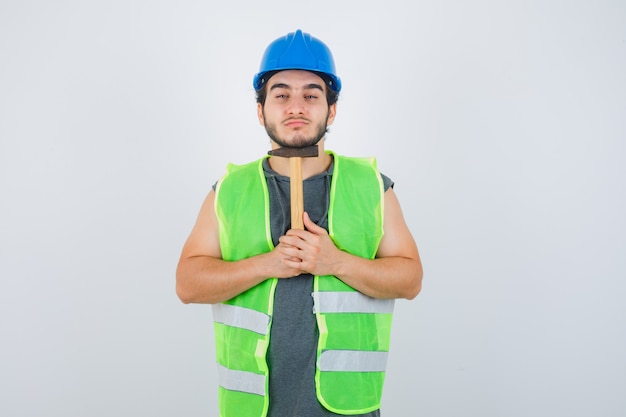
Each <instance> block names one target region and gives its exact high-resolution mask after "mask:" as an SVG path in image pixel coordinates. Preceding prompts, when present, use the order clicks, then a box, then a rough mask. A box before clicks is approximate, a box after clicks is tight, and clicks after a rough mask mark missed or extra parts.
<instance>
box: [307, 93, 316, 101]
mask: <svg viewBox="0 0 626 417" xmlns="http://www.w3.org/2000/svg"><path fill="white" fill-rule="evenodd" d="M304 98H306V99H307V100H315V99H316V98H317V96H316V95H314V94H308V95H306V96H304Z"/></svg>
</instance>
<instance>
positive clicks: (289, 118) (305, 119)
mask: <svg viewBox="0 0 626 417" xmlns="http://www.w3.org/2000/svg"><path fill="white" fill-rule="evenodd" d="M292 120H302V121H304V122H307V123H311V120H309V119H307V118H306V117H288V118H286V119H285V120H283V123H287V122H290V121H292Z"/></svg>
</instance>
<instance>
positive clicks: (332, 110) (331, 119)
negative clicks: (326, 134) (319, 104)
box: [326, 103, 337, 126]
mask: <svg viewBox="0 0 626 417" xmlns="http://www.w3.org/2000/svg"><path fill="white" fill-rule="evenodd" d="M336 115H337V103H334V104H332V105H331V106H330V107H329V108H328V120H327V121H326V125H327V126H330V125H332V124H333V122H334V121H335V116H336Z"/></svg>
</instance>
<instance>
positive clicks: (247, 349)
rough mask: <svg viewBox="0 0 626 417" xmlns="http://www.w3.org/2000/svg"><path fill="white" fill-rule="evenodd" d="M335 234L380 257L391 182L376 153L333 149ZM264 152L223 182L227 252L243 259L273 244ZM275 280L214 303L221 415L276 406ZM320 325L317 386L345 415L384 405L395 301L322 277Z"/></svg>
mask: <svg viewBox="0 0 626 417" xmlns="http://www.w3.org/2000/svg"><path fill="white" fill-rule="evenodd" d="M327 152H328V153H329V154H332V155H333V156H334V171H333V176H332V182H331V188H330V205H329V210H328V228H329V231H328V232H329V235H330V237H331V239H332V240H333V242H334V243H335V245H336V246H337V247H338V248H339V249H341V250H344V251H347V252H349V253H351V254H354V255H357V256H361V257H364V258H368V259H373V258H374V257H375V255H376V251H377V249H378V245H379V243H380V239H381V237H382V235H383V201H384V187H383V183H382V179H381V178H380V175H379V173H378V171H377V169H376V162H375V160H374V159H366V158H347V157H341V156H338V155H335V154H334V153H332V152H330V151H327ZM263 159H264V158H262V159H260V160H258V161H255V162H252V163H249V164H246V165H232V164H230V165H229V166H228V169H227V173H226V175H225V176H224V177H223V178H222V179H221V180H220V182H219V183H218V185H217V187H216V197H215V210H216V214H217V219H218V223H219V239H220V247H221V250H222V258H223V259H224V260H226V261H236V260H239V259H244V258H248V257H251V256H255V255H259V254H261V253H266V252H269V251H271V250H272V249H273V248H274V245H273V243H272V236H271V227H270V214H269V205H270V204H269V193H268V189H267V183H266V180H265V174H264V172H263V166H262V162H263ZM277 281H278V279H277V278H271V277H270V278H268V279H267V280H265V281H263V282H262V283H260V284H258V285H256V286H255V287H253V288H251V289H249V290H247V291H245V292H243V293H241V294H239V295H238V296H236V297H234V298H233V299H231V300H228V301H225V302H224V303H219V304H214V305H213V319H214V327H215V342H216V357H217V365H218V380H219V387H218V390H219V393H218V400H219V408H220V417H264V416H266V415H267V410H268V406H269V401H270V399H269V396H268V382H269V378H268V376H269V370H268V365H267V361H266V352H267V348H268V345H269V338H270V326H271V322H272V313H273V301H274V290H275V288H276V284H277ZM313 288H314V290H313V294H312V296H313V300H314V310H315V311H314V312H315V315H316V320H317V325H318V328H319V340H318V348H317V364H316V373H315V383H316V393H317V398H318V400H319V401H320V403H321V404H322V405H323V406H324V407H325V408H326V409H328V410H330V411H332V412H334V413H338V414H363V413H367V412H370V411H373V410H376V409H378V408H380V400H381V397H382V389H383V381H384V378H385V367H386V363H387V353H388V351H389V339H390V333H391V319H392V313H393V306H394V300H383V299H375V298H372V297H369V296H366V295H364V294H362V293H360V292H358V291H356V290H355V289H353V288H352V287H350V286H348V285H347V284H345V283H344V282H342V281H341V280H339V279H338V278H336V277H334V276H316V277H315V278H314V286H313Z"/></svg>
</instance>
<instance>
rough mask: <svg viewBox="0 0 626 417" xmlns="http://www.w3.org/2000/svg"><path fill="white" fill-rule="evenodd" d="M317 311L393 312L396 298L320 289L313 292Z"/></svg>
mask: <svg viewBox="0 0 626 417" xmlns="http://www.w3.org/2000/svg"><path fill="white" fill-rule="evenodd" d="M311 296H312V297H313V312H317V313H381V314H391V313H393V306H394V303H395V300H394V299H380V298H372V297H368V296H367V295H365V294H362V293H360V292H357V291H337V292H335V291H320V292H314V293H312V294H311Z"/></svg>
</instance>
